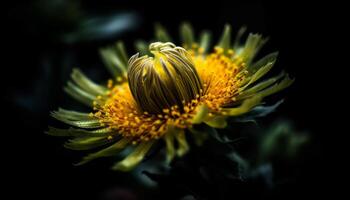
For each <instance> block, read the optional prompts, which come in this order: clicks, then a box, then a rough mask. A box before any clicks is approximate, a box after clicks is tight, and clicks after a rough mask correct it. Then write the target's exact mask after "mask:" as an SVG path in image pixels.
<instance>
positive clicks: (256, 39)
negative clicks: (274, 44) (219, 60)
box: [240, 34, 268, 65]
mask: <svg viewBox="0 0 350 200" xmlns="http://www.w3.org/2000/svg"><path fill="white" fill-rule="evenodd" d="M267 40H268V39H267V38H263V37H262V36H261V35H259V34H249V36H248V38H247V40H246V43H245V46H244V48H243V51H242V52H241V54H240V56H241V57H242V59H243V60H244V61H245V62H246V64H247V65H250V63H251V61H252V60H253V59H254V57H255V56H256V54H257V53H258V52H259V50H260V49H261V47H262V46H263V45H264V44H265V43H266V42H267Z"/></svg>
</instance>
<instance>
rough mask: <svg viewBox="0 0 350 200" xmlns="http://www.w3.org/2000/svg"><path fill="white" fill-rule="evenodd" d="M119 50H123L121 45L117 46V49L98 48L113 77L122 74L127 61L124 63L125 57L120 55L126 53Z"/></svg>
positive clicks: (124, 71)
mask: <svg viewBox="0 0 350 200" xmlns="http://www.w3.org/2000/svg"><path fill="white" fill-rule="evenodd" d="M119 46H120V45H119ZM120 51H124V50H123V47H119V49H118V48H116V47H107V48H102V49H100V54H101V57H102V61H103V62H104V64H105V66H106V67H107V69H108V71H109V72H110V73H111V74H112V76H113V77H114V78H116V77H118V76H123V75H124V74H125V73H126V69H127V62H126V63H125V58H123V56H122V55H124V54H126V53H125V52H120ZM118 52H119V53H118Z"/></svg>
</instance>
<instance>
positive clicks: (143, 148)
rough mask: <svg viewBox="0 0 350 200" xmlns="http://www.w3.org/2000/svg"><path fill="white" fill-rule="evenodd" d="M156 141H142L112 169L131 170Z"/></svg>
mask: <svg viewBox="0 0 350 200" xmlns="http://www.w3.org/2000/svg"><path fill="white" fill-rule="evenodd" d="M153 143H154V141H153V140H152V141H149V142H142V143H140V144H139V145H138V146H137V147H136V148H135V149H134V151H133V152H132V153H131V154H129V155H128V156H127V157H126V158H125V159H124V160H122V161H120V162H118V163H117V164H115V165H114V166H113V167H112V169H113V170H120V171H130V170H132V169H133V168H134V167H136V166H137V165H138V164H139V163H140V162H141V161H142V159H143V158H144V156H145V155H146V154H147V152H148V151H149V149H150V148H151V147H152V145H153Z"/></svg>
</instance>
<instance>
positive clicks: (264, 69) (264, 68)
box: [239, 62, 274, 92]
mask: <svg viewBox="0 0 350 200" xmlns="http://www.w3.org/2000/svg"><path fill="white" fill-rule="evenodd" d="M273 65H274V62H270V63H267V64H266V65H264V66H262V67H261V68H260V69H259V70H258V71H257V72H255V73H254V74H253V75H252V76H251V77H249V79H248V83H245V85H244V86H243V87H241V88H239V91H240V92H241V91H243V90H245V89H246V88H247V87H248V86H250V85H251V84H252V83H254V82H256V81H257V80H259V79H260V78H261V77H263V76H264V75H265V74H266V73H267V72H269V71H270V70H271V68H272V67H273Z"/></svg>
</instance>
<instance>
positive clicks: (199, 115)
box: [192, 105, 209, 124]
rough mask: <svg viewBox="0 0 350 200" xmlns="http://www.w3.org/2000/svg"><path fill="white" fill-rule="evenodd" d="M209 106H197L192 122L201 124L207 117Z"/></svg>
mask: <svg viewBox="0 0 350 200" xmlns="http://www.w3.org/2000/svg"><path fill="white" fill-rule="evenodd" d="M208 113H209V108H208V106H206V105H200V106H199V107H198V108H197V112H196V115H195V116H194V117H193V118H192V124H200V123H202V122H203V120H204V119H205V118H206V117H207V115H208Z"/></svg>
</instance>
